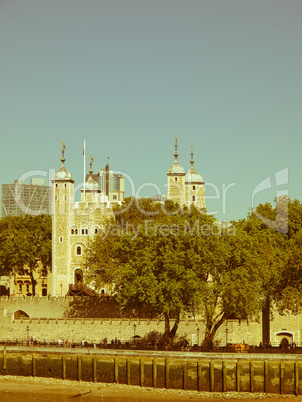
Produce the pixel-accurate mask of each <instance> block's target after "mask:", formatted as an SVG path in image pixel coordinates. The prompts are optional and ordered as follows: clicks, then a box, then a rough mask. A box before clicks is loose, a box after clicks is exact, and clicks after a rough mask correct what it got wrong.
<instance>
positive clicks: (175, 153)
mask: <svg viewBox="0 0 302 402" xmlns="http://www.w3.org/2000/svg"><path fill="white" fill-rule="evenodd" d="M172 147H174V148H175V152H174V156H175V159H176V158H177V157H178V152H177V148H179V147H180V145H178V141H177V135H176V136H175V145H172Z"/></svg>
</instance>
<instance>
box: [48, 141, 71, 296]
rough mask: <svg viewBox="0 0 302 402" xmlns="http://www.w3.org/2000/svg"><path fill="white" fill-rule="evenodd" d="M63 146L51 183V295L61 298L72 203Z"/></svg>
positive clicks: (65, 287)
mask: <svg viewBox="0 0 302 402" xmlns="http://www.w3.org/2000/svg"><path fill="white" fill-rule="evenodd" d="M64 154H65V144H64V142H63V143H62V157H61V162H62V165H61V167H60V169H59V170H58V171H57V172H56V173H55V175H54V177H53V179H52V180H51V181H52V211H53V216H52V295H53V296H56V295H58V296H63V295H65V294H66V293H67V292H68V284H69V280H68V278H69V276H70V273H69V269H70V264H69V258H68V256H69V248H70V235H69V232H70V221H69V219H70V207H71V204H72V203H73V201H74V200H73V197H74V195H73V193H74V180H73V178H72V175H71V173H70V172H68V170H67V169H66V167H65V165H64V163H65V157H64Z"/></svg>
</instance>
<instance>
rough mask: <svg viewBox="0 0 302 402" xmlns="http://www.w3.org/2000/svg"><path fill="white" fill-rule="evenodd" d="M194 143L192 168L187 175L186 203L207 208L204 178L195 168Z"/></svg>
mask: <svg viewBox="0 0 302 402" xmlns="http://www.w3.org/2000/svg"><path fill="white" fill-rule="evenodd" d="M193 156H194V155H193V145H192V146H191V160H190V163H191V168H190V170H189V171H188V173H187V174H186V175H185V205H186V206H188V207H189V206H190V205H191V204H194V205H195V206H196V207H197V208H199V209H205V208H206V203H205V186H204V181H203V178H202V177H201V175H200V174H198V173H197V172H196V171H195V169H194V166H193V165H194V159H193Z"/></svg>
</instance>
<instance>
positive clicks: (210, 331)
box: [203, 314, 225, 349]
mask: <svg viewBox="0 0 302 402" xmlns="http://www.w3.org/2000/svg"><path fill="white" fill-rule="evenodd" d="M224 321H225V315H224V314H223V315H222V317H221V318H220V319H219V320H218V321H217V322H216V323H215V324H214V322H215V319H214V318H213V317H212V316H207V322H206V330H205V336H204V341H203V345H204V346H205V347H206V348H208V349H212V348H213V341H214V338H215V335H216V332H217V330H218V328H219V327H220V326H221V325H222V324H223V323H224Z"/></svg>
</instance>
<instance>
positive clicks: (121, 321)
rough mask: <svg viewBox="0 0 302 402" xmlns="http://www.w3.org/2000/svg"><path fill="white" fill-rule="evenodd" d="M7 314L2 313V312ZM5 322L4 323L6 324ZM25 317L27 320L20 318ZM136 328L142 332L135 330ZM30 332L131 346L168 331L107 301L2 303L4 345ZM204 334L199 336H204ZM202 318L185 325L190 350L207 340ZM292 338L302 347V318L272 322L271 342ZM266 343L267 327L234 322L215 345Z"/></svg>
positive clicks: (0, 300) (185, 321) (7, 300)
mask: <svg viewBox="0 0 302 402" xmlns="http://www.w3.org/2000/svg"><path fill="white" fill-rule="evenodd" d="M1 310H2V311H1ZM18 311H19V312H20V311H21V312H24V313H25V315H28V316H29V317H28V319H23V321H22V319H21V318H20V319H14V316H15V318H16V317H17V314H16V312H18ZM2 317H3V318H2ZM19 317H22V315H21V316H19ZM134 325H136V328H135V329H134ZM27 326H29V331H30V336H32V337H33V338H36V339H37V340H43V339H48V340H53V339H58V338H59V337H61V338H63V339H64V338H65V339H66V338H69V339H74V340H75V341H78V340H81V339H82V338H85V339H86V340H87V341H89V342H90V341H92V340H96V341H98V342H99V341H100V340H101V339H104V338H105V337H106V338H107V339H108V340H109V341H111V339H115V338H118V339H120V340H122V341H128V340H130V339H131V337H132V336H134V331H135V334H136V335H139V336H141V337H145V336H147V335H148V334H150V333H152V332H154V334H156V333H158V334H161V333H163V331H164V321H162V320H152V319H150V320H148V319H142V318H141V319H138V318H132V319H130V318H129V317H123V316H122V314H121V312H120V311H119V309H118V306H117V305H116V303H115V302H114V301H113V300H111V299H107V298H106V297H104V298H102V299H98V298H89V297H38V296H35V297H25V298H20V297H10V298H8V297H2V298H0V339H8V338H11V339H16V338H25V337H26V331H27V329H26V328H27ZM198 328H199V330H198ZM204 330H205V328H204V324H203V322H202V320H201V317H196V319H193V318H187V319H183V320H181V322H180V326H179V329H178V331H177V334H178V337H179V338H180V337H185V338H186V339H187V340H188V341H189V342H190V344H196V343H199V344H201V343H202V341H203V339H204V332H205V331H204ZM285 332H286V333H289V334H292V340H293V341H294V342H295V343H296V344H297V346H300V344H301V335H300V333H301V331H300V316H294V315H285V316H280V315H279V314H277V313H275V314H274V318H273V320H272V321H271V342H272V344H273V345H278V342H280V339H281V337H282V336H283V335H279V336H278V334H283V333H285ZM261 341H262V323H261V320H259V322H255V321H250V322H247V321H246V320H242V321H241V322H240V321H238V320H228V322H227V323H226V324H224V325H222V326H221V327H220V329H219V330H218V332H217V334H216V336H215V342H217V343H218V344H219V345H220V346H224V345H225V344H226V343H232V344H234V343H243V342H245V343H246V344H249V345H256V346H258V345H259V344H260V342H261Z"/></svg>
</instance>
